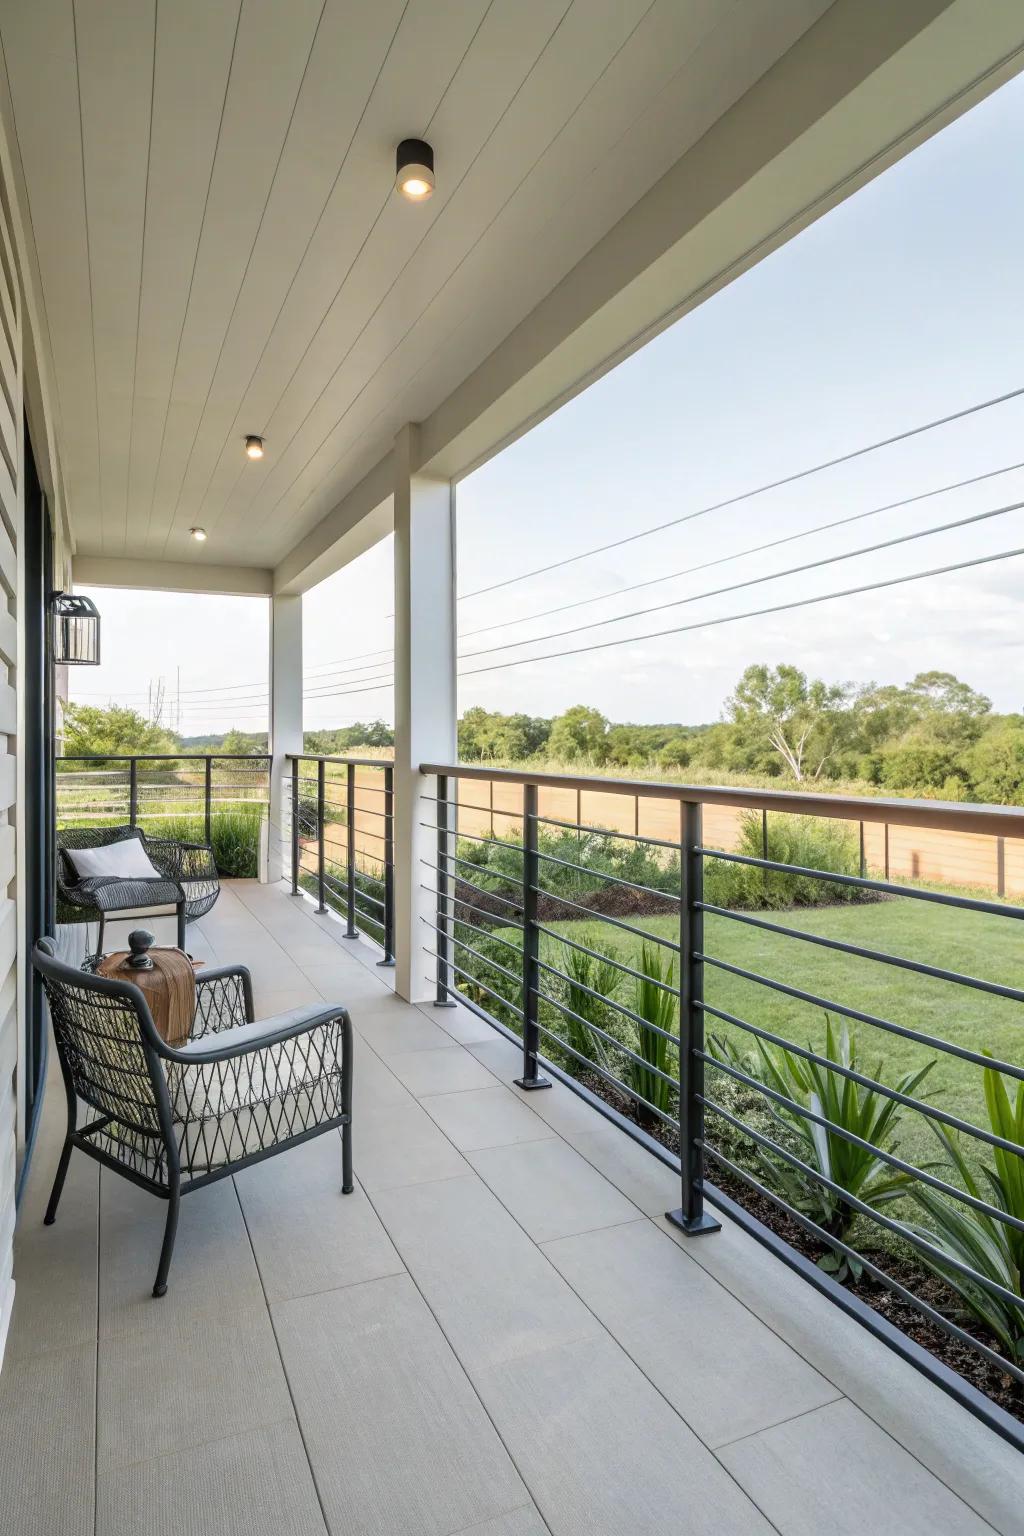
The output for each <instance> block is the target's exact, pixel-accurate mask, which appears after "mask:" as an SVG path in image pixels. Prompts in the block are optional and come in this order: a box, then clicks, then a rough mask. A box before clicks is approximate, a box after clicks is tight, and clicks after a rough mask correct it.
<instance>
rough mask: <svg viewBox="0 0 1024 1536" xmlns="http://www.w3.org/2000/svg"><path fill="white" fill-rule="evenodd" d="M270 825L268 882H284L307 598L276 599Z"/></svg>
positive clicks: (298, 746) (264, 870)
mask: <svg viewBox="0 0 1024 1536" xmlns="http://www.w3.org/2000/svg"><path fill="white" fill-rule="evenodd" d="M269 750H270V756H271V762H270V822H269V827H268V847H267V858H266V861H265V862H264V861H262V860H261V862H260V878H261V879H262V880H271V881H274V880H280V879H282V878H283V876H284V874H285V873H286V872H287V870H288V868H289V860H290V855H289V852H288V841H287V840H288V828H289V826H290V813H289V808H288V805H287V804H286V795H287V785H286V782H285V781H286V780H287V779H289V778H290V777H291V774H290V771H289V766H288V763H287V762H286V761H285V755H286V753H288V752H301V751H302V597H301V595H298V596H279V597H272V598H271V600H270V749H269Z"/></svg>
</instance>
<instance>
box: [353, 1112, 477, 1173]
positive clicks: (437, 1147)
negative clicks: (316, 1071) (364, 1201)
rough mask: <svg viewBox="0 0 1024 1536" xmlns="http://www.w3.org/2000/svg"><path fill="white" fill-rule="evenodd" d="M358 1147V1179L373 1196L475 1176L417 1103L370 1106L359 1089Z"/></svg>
mask: <svg viewBox="0 0 1024 1536" xmlns="http://www.w3.org/2000/svg"><path fill="white" fill-rule="evenodd" d="M403 1091H404V1090H403ZM352 1145H353V1149H354V1151H353V1158H354V1163H355V1170H356V1177H357V1178H358V1180H359V1182H360V1183H361V1184H362V1186H363V1188H364V1189H365V1190H367V1191H368V1192H369V1193H370V1194H371V1195H372V1194H374V1193H376V1191H378V1190H382V1189H393V1188H395V1187H397V1186H398V1185H402V1184H421V1183H424V1182H427V1181H429V1180H433V1179H451V1178H456V1177H458V1176H459V1175H460V1174H464V1173H468V1171H469V1165H468V1163H467V1162H466V1160H465V1158H464V1157H462V1156H461V1154H460V1153H459V1152H457V1151H456V1149H455V1148H454V1147H453V1146H452V1144H451V1142H450V1141H449V1140H448V1138H447V1137H446V1136H445V1135H444V1134H443V1132H442V1131H440V1130H439V1129H438V1127H437V1126H436V1125H435V1124H434V1121H433V1120H432V1119H431V1118H430V1116H429V1115H428V1114H427V1112H426V1110H425V1109H422V1108H421V1107H420V1105H419V1104H418V1103H417V1102H416V1100H415V1099H406V1100H405V1101H399V1102H397V1103H390V1102H385V1103H371V1104H366V1103H361V1102H360V1099H359V1090H358V1088H357V1089H356V1099H355V1104H354V1107H353V1112H352Z"/></svg>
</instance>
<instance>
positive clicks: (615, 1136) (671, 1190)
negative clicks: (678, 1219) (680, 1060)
mask: <svg viewBox="0 0 1024 1536" xmlns="http://www.w3.org/2000/svg"><path fill="white" fill-rule="evenodd" d="M565 1134H566V1136H567V1139H568V1140H569V1141H570V1142H571V1143H572V1145H573V1146H574V1147H575V1148H576V1150H577V1151H578V1152H579V1154H580V1156H581V1157H585V1158H586V1160H587V1162H588V1163H591V1164H592V1165H593V1166H594V1167H595V1168H597V1169H599V1170H600V1171H601V1173H603V1174H604V1176H605V1178H606V1179H609V1180H610V1181H611V1182H612V1183H613V1184H614V1185H615V1187H616V1189H620V1190H621V1191H622V1193H623V1194H624V1195H626V1196H627V1198H628V1199H630V1200H632V1201H633V1204H634V1205H637V1206H639V1207H640V1209H641V1210H642V1211H644V1212H645V1213H646V1214H647V1215H648V1216H661V1215H662V1214H663V1213H664V1212H665V1211H670V1210H675V1209H676V1207H677V1206H678V1205H679V1199H680V1193H679V1175H678V1173H676V1172H675V1171H674V1170H673V1169H671V1168H667V1167H666V1166H665V1164H664V1163H661V1162H659V1161H658V1159H657V1158H656V1157H654V1156H652V1154H651V1153H650V1152H648V1151H647V1150H646V1148H644V1147H641V1146H639V1145H638V1143H637V1142H635V1141H631V1140H630V1138H629V1137H628V1136H627V1135H625V1134H624V1132H622V1131H620V1130H619V1128H618V1126H615V1125H611V1124H609V1123H608V1122H607V1121H606V1122H604V1123H603V1124H602V1125H601V1126H600V1128H599V1129H598V1130H593V1131H588V1132H584V1133H579V1132H573V1131H569V1132H566V1133H565Z"/></svg>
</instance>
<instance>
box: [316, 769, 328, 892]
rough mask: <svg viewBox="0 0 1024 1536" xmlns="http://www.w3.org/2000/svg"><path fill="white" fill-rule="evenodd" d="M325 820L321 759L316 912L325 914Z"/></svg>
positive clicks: (317, 803) (319, 772)
mask: <svg viewBox="0 0 1024 1536" xmlns="http://www.w3.org/2000/svg"><path fill="white" fill-rule="evenodd" d="M325 820H326V810H325V797H324V760H323V758H322V757H321V758H320V759H319V760H318V761H317V765H316V848H317V862H316V893H317V902H318V905H317V911H318V912H326V911H327V902H326V901H325V900H324V873H325V870H324V822H325Z"/></svg>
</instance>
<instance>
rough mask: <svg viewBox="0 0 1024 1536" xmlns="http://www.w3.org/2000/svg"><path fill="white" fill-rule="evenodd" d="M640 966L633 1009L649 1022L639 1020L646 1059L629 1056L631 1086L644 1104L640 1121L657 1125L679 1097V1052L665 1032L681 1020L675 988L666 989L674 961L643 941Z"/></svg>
mask: <svg viewBox="0 0 1024 1536" xmlns="http://www.w3.org/2000/svg"><path fill="white" fill-rule="evenodd" d="M640 970H641V971H642V972H643V975H642V976H640V977H638V978H637V981H636V986H635V996H634V1001H633V1011H634V1013H638V1014H639V1015H640V1017H641V1018H642V1019H645V1020H646V1021H647V1023H646V1024H638V1025H637V1026H636V1030H637V1045H636V1050H637V1054H638V1055H639V1056H642V1057H643V1063H641V1062H639V1061H634V1060H633V1059H632V1057H630V1058H628V1060H627V1073H628V1078H629V1083H630V1086H631V1087H632V1089H633V1092H634V1093H636V1094H637V1095H638V1096H639V1098H641V1099H644V1100H646V1103H645V1104H638V1105H637V1118H638V1120H639V1121H640V1123H641V1125H656V1124H657V1123H658V1120H659V1119H660V1115H658V1114H656V1113H655V1111H656V1110H660V1112H661V1114H662V1115H668V1114H671V1112H672V1105H673V1103H674V1100H675V1098H676V1089H675V1087H674V1081H675V1078H676V1074H677V1072H678V1069H679V1052H678V1050H677V1049H676V1047H675V1046H674V1045H673V1044H672V1043H671V1041H669V1040H666V1038H665V1035H664V1034H663V1033H662V1031H663V1030H664V1031H665V1032H667V1033H668V1034H673V1033H674V1032H675V1030H676V1027H677V1023H678V1003H677V999H676V995H675V993H674V992H671V991H668V990H666V989H667V988H670V987H673V986H674V985H675V965H674V964H673V962H672V960H671V959H670V958H669V956H667V955H666V954H665V953H664V952H663V951H662V950H661V949H660V948H659V947H658V946H657V945H656V944H644V945H643V946H642V947H641V950H640ZM662 1072H664V1073H665V1074H666V1075H667V1076H668V1077H670V1078H672V1079H673V1082H666V1081H665V1078H664V1077H662V1076H660V1075H659V1074H660V1073H662ZM649 1106H650V1107H649Z"/></svg>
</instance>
